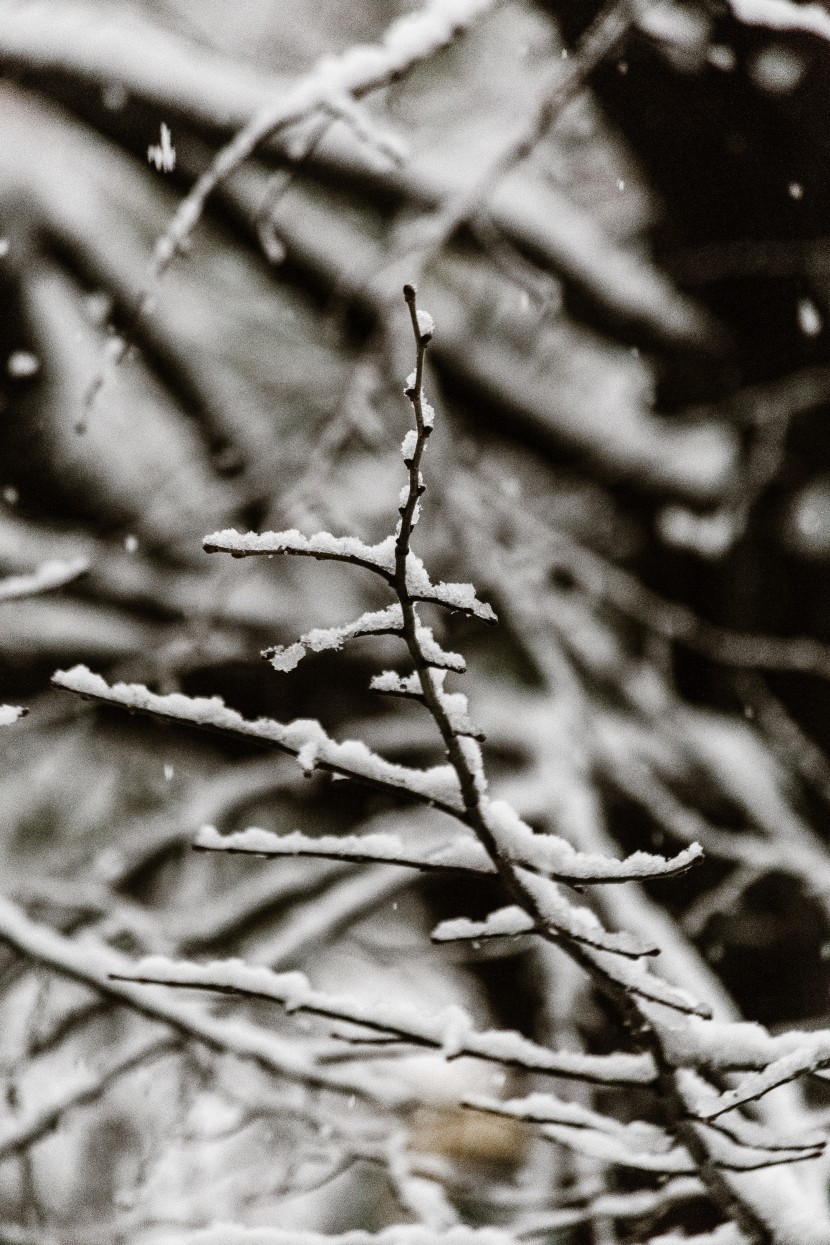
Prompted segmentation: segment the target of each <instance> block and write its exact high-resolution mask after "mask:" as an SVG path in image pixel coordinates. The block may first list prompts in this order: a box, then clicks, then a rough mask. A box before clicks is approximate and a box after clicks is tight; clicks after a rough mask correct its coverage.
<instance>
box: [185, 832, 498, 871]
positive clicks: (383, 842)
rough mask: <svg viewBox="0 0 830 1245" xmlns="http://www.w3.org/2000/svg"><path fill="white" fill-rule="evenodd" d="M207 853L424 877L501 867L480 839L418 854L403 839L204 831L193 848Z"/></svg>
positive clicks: (464, 841)
mask: <svg viewBox="0 0 830 1245" xmlns="http://www.w3.org/2000/svg"><path fill="white" fill-rule="evenodd" d="M193 846H194V848H196V849H197V850H198V851H203V852H235V853H238V854H241V855H250V856H265V857H277V856H306V857H317V858H319V859H322V860H342V861H348V862H350V863H353V864H389V865H400V866H403V867H405V868H408V869H421V870H423V871H424V872H442V871H446V872H459V871H461V872H464V873H477V874H482V875H490V876H494V875H495V873H496V867H495V865H494V864H493V863H492V861H491V860H490V858H489V856H488V855H487V853H486V852H485V850H484V848H483V847H482V846H481V844H480V843H478V842H477V841H476V840H475V839H472V838H470V839H459V840H458V841H457V842H455V843H449V844H447V845H446V846H444V847H434V848H430V849H429V850H428V851H423V852H419V851H418V850H417V848H415V847H410V846H408V845H407V846H405V845H404V843H403V840H402V839H401V837H400V835H398V834H390V833H377V834H344V835H335V834H324V835H320V836H319V837H318V838H315V837H313V836H311V835H307V834H302V833H301V832H300V831H299V830H295V831H293V832H292V833H291V834H276V833H275V832H274V831H273V830H260V829H259V828H258V827H257V826H249V827H248V828H247V829H245V830H238V831H237V832H236V833H235V834H220V833H219V831H218V830H217V829H216V828H215V827H214V826H203V827H202V828H201V830H200V831H199V833H198V835H197V836H196V839H195V841H194V843H193Z"/></svg>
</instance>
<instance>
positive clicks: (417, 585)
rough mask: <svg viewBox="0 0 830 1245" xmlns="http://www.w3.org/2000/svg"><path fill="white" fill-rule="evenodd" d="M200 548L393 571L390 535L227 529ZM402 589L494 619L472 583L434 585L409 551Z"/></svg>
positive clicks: (419, 597) (389, 576)
mask: <svg viewBox="0 0 830 1245" xmlns="http://www.w3.org/2000/svg"><path fill="white" fill-rule="evenodd" d="M202 548H203V549H204V550H205V552H206V553H229V554H230V555H231V557H234V558H250V557H275V556H277V555H279V554H289V555H296V556H298V557H306V558H317V559H318V560H320V561H330V562H348V563H350V564H351V565H352V566H359V567H362V568H363V569H364V570H368V571H374V573H375V574H376V575H380V576H381V578H383V579H385V580H386V581H387V583H391V582H392V578H393V575H394V573H395V537H394V536H387V537H386V539H385V540H382V541H380V542H379V543H378V544H376V545H367V544H366V543H365V542H364V541H362V540H358V538H357V537H356V536H333V535H332V534H331V532H315V533H314V535H313V536H304V535H303V534H302V532H299V531H297V529H296V528H289V529H288V530H286V531H284V532H237V531H236V529H235V528H225V529H224V530H223V531H221V532H212V533H211V534H210V535H209V536H205V538H204V540H203V541H202ZM406 587H407V592H408V593H409V596H410V597H411V599H412V600H413V601H426V602H429V603H431V604H433V605H443V606H446V608H447V609H450V610H453V611H455V612H458V613H462V614H469V615H471V616H472V617H474V618H478V619H480V620H481V622H486V623H495V622H496V621H497V619H496V615H495V613H494V612H493V609H492V607H491V606H490V605H488V604H487V603H486V602H485V601H480V600H479V599H478V597H477V596H476V592H475V589H474V587H473V585H472V584H462V583H444V582H443V581H442V582H439V583H437V584H434V583H433V582H432V581H431V579H430V577H429V575H428V574H427V570H426V567H425V566H424V564H423V562H422V561H421V559H420V558H419V557H418V556H417V554H414V553H412V552H411V550H410V551H409V554H408V557H407V561H406Z"/></svg>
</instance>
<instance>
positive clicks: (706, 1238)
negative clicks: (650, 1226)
mask: <svg viewBox="0 0 830 1245" xmlns="http://www.w3.org/2000/svg"><path fill="white" fill-rule="evenodd" d="M648 1245H750V1241H749V1237H748V1236H745V1235H744V1233H743V1232H741V1230H740V1228H738V1227H737V1226H736V1225H735V1224H734V1223H722V1224H721V1225H720V1226H719V1227H717V1228H715V1230H714V1231H713V1232H703V1233H697V1234H696V1235H695V1236H686V1234H685V1232H683V1233H681V1232H666V1233H664V1234H663V1235H661V1236H653V1237H651V1239H650V1240H649V1242H648Z"/></svg>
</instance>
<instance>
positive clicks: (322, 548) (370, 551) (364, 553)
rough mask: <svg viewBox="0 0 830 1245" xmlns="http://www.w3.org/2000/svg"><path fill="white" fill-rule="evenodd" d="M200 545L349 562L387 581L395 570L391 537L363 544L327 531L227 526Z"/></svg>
mask: <svg viewBox="0 0 830 1245" xmlns="http://www.w3.org/2000/svg"><path fill="white" fill-rule="evenodd" d="M202 548H203V549H204V550H205V553H229V554H230V555H231V557H234V558H250V557H256V556H265V557H274V556H275V555H277V554H281V553H285V554H296V555H297V556H298V557H306V558H318V559H320V560H322V561H330V562H349V563H351V565H352V566H360V567H363V568H364V569H365V570H368V571H374V572H375V574H377V575H380V576H382V578H383V579H385V580H387V581H390V580H391V578H392V573H393V571H394V569H395V564H394V549H395V541H394V537H392V536H387V537H386V539H385V540H382V541H381V542H380V543H379V544H377V545H367V544H365V543H364V541H362V540H358V539H357V537H356V536H332V534H331V532H316V533H315V534H314V535H313V536H304V535H303V534H302V532H298V531H297V529H296V528H289V529H288V530H287V531H284V532H237V531H236V530H235V529H234V528H231V527H228V528H225V529H224V530H223V531H221V532H212V533H211V535H210V536H206V537H205V538H204V540H203V541H202Z"/></svg>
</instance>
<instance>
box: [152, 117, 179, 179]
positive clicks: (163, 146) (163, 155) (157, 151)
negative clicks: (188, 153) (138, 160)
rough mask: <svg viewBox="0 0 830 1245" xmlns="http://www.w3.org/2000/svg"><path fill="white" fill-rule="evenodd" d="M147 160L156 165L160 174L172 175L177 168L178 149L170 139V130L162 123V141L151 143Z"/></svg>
mask: <svg viewBox="0 0 830 1245" xmlns="http://www.w3.org/2000/svg"><path fill="white" fill-rule="evenodd" d="M147 159H148V160H149V161H150V163H151V164H154V165H155V166H156V168H157V169H158V170H159V172H160V173H172V171H173V169H174V168H175V167H176V148H175V147H174V146H173V142H172V139H171V137H170V130H169V128H168V127H167V126H166V125H165V124H164V122H163V121H162V123H161V141H160V142H158V143H151V145H150V146H149V147H148V148H147Z"/></svg>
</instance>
